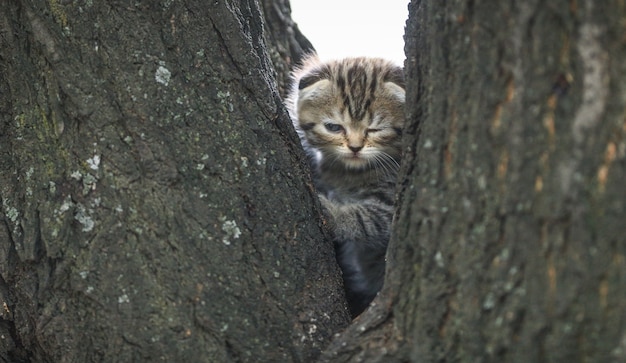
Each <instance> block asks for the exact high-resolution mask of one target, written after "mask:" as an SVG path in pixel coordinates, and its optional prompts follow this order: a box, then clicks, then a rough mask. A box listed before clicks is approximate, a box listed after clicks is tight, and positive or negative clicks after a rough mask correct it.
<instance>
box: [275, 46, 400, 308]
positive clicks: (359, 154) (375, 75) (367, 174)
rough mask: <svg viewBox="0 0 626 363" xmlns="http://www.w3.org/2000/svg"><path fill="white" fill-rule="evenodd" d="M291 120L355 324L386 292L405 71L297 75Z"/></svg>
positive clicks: (368, 65)
mask: <svg viewBox="0 0 626 363" xmlns="http://www.w3.org/2000/svg"><path fill="white" fill-rule="evenodd" d="M293 81H294V82H293V86H292V91H291V94H290V96H289V98H288V102H287V103H288V106H289V110H290V114H291V118H292V120H293V121H294V125H295V128H296V130H297V131H298V134H299V136H300V140H301V142H302V145H303V147H304V149H305V150H306V152H307V154H308V156H309V158H310V162H311V166H312V171H313V176H314V181H315V185H316V187H317V189H318V192H319V198H320V201H321V203H322V206H323V207H324V213H325V214H326V217H327V219H328V221H329V224H330V228H331V231H332V233H333V234H334V238H335V246H336V250H337V260H338V262H339V265H340V267H341V269H342V271H343V278H344V285H345V288H346V295H347V298H348V303H349V305H350V310H351V312H352V315H353V316H356V315H359V314H360V313H361V312H362V311H363V310H364V309H365V308H366V307H367V306H368V305H369V303H370V302H371V301H372V299H373V298H374V297H375V296H376V294H377V293H378V291H379V290H380V289H381V287H382V284H383V280H384V274H385V253H386V249H387V243H388V241H389V233H390V226H391V219H392V216H393V211H394V192H395V184H396V177H397V173H398V166H399V163H400V157H401V143H400V139H401V134H402V127H403V124H404V97H405V91H404V75H403V70H402V68H401V67H398V66H396V65H395V64H393V63H392V62H389V61H386V60H383V59H379V58H347V59H343V60H337V61H330V62H321V61H320V60H319V59H318V58H317V56H315V55H311V56H308V57H307V58H306V59H305V60H304V62H303V64H302V66H301V67H300V68H298V69H296V70H295V71H294V72H293Z"/></svg>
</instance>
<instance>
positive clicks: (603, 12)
mask: <svg viewBox="0 0 626 363" xmlns="http://www.w3.org/2000/svg"><path fill="white" fill-rule="evenodd" d="M625 18H626V7H625V6H624V3H623V2H622V1H607V2H603V3H602V4H600V3H599V2H597V1H594V0H581V1H569V2H563V1H539V0H535V1H497V0H492V1H483V2H473V1H469V2H465V1H463V2H458V1H456V2H449V1H448V2H445V1H423V0H422V1H418V0H414V1H412V2H411V4H410V15H409V23H408V25H407V30H406V50H407V63H406V67H405V68H406V72H407V78H408V82H407V84H408V90H407V104H408V106H407V108H408V125H407V128H406V133H405V134H406V136H405V145H406V156H405V159H404V160H403V172H404V173H403V175H404V177H403V179H402V180H401V182H400V189H401V190H400V195H399V206H398V212H397V215H396V220H395V230H394V232H395V233H394V235H393V237H392V241H391V243H390V250H389V254H388V261H389V263H388V265H389V268H388V274H387V279H386V285H385V288H384V291H383V293H382V296H379V299H377V300H375V302H374V303H375V304H376V307H375V308H374V309H371V310H370V311H368V312H366V314H365V315H363V316H361V317H360V318H359V320H358V321H356V322H355V324H354V325H353V326H351V327H350V328H349V329H348V330H347V331H346V332H345V333H344V334H343V335H342V336H340V337H339V338H338V339H337V340H336V341H335V342H334V344H333V346H332V347H331V349H330V350H329V351H328V352H327V353H326V354H325V356H324V359H325V360H326V361H332V362H339V361H367V362H374V361H380V362H392V361H413V362H598V363H600V362H623V361H625V360H626V289H624V286H625V284H626V263H625V261H626V259H625V255H626V243H625V242H626V237H625V236H626V224H625V223H624V221H625V220H626V188H624V180H626V62H625V61H624V60H625V59H626V47H624V42H625V39H624V34H626V25H625V23H624V19H625ZM381 332H386V333H385V334H381Z"/></svg>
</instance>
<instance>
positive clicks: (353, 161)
mask: <svg viewBox="0 0 626 363" xmlns="http://www.w3.org/2000/svg"><path fill="white" fill-rule="evenodd" d="M294 76H295V77H294V78H295V84H294V91H293V94H294V95H292V100H291V102H292V103H293V104H292V107H291V108H292V113H295V114H292V117H293V119H294V122H295V126H296V129H297V130H298V132H299V133H300V137H301V138H303V139H304V141H305V142H306V144H308V147H311V148H313V149H315V150H317V151H318V156H319V158H318V159H319V160H318V161H319V162H321V163H323V164H326V165H327V166H332V167H342V168H344V169H348V170H365V169H369V168H375V167H377V166H378V167H382V168H389V167H394V166H395V165H397V163H398V162H399V160H400V155H401V142H400V139H401V134H402V127H403V125H404V98H405V91H404V76H403V71H402V68H401V67H398V66H397V65H395V64H393V63H392V62H389V61H386V60H383V59H379V58H347V59H343V60H339V61H331V62H320V61H319V60H318V59H317V57H315V56H313V57H310V58H308V59H307V60H305V62H304V64H303V66H302V68H300V69H299V70H296V72H295V73H294ZM296 87H297V89H296Z"/></svg>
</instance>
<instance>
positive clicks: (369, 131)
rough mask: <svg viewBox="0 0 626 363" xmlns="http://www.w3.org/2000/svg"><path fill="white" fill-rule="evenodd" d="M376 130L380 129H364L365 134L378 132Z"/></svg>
mask: <svg viewBox="0 0 626 363" xmlns="http://www.w3.org/2000/svg"><path fill="white" fill-rule="evenodd" d="M378 131H381V129H367V130H365V135H367V134H371V133H374V132H378Z"/></svg>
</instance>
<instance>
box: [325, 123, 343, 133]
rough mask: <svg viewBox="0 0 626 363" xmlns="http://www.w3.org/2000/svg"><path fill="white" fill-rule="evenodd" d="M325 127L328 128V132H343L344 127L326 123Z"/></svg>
mask: <svg viewBox="0 0 626 363" xmlns="http://www.w3.org/2000/svg"><path fill="white" fill-rule="evenodd" d="M324 127H326V130H328V131H330V132H340V131H343V126H341V125H337V124H332V123H330V122H329V123H325V124H324Z"/></svg>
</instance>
